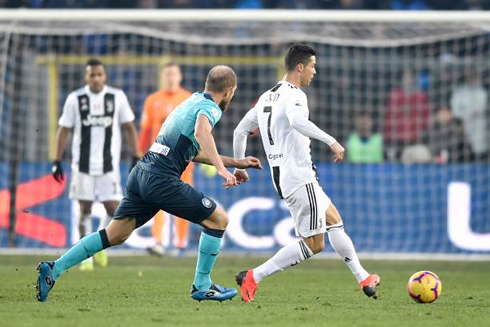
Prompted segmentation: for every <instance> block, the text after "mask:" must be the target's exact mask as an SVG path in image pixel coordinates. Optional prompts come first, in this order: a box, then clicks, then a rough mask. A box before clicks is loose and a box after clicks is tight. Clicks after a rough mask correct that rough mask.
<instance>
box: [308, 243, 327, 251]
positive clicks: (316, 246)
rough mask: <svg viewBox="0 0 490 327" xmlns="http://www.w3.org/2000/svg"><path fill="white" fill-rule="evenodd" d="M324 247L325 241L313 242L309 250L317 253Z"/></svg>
mask: <svg viewBox="0 0 490 327" xmlns="http://www.w3.org/2000/svg"><path fill="white" fill-rule="evenodd" d="M324 248H325V243H321V242H315V243H313V244H312V246H311V248H310V250H311V252H313V254H317V253H320V252H322V251H323V249H324Z"/></svg>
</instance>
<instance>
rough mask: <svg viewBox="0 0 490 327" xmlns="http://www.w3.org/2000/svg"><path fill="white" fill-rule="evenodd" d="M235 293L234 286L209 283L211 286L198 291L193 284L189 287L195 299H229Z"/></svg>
mask: <svg viewBox="0 0 490 327" xmlns="http://www.w3.org/2000/svg"><path fill="white" fill-rule="evenodd" d="M236 294H237V290H236V289H234V288H228V287H224V286H221V285H217V284H214V283H213V284H211V287H210V288H209V289H207V290H206V291H199V290H198V289H197V288H196V287H195V286H194V285H192V288H191V297H192V298H193V299H194V300H196V301H199V302H201V301H203V300H213V301H220V302H222V301H224V300H231V299H233V298H234V297H235V295H236Z"/></svg>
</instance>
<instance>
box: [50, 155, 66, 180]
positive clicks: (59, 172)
mask: <svg viewBox="0 0 490 327" xmlns="http://www.w3.org/2000/svg"><path fill="white" fill-rule="evenodd" d="M51 172H52V175H53V178H54V180H55V181H57V182H58V183H61V182H62V181H63V179H64V178H63V167H62V166H61V161H59V160H55V161H54V163H53V168H51Z"/></svg>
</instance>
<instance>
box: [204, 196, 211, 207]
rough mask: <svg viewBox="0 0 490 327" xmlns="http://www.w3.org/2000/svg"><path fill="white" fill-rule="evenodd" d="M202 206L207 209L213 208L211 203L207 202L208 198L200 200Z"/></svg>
mask: <svg viewBox="0 0 490 327" xmlns="http://www.w3.org/2000/svg"><path fill="white" fill-rule="evenodd" d="M202 205H203V206H205V207H206V208H208V209H209V208H211V207H212V206H213V202H211V200H209V199H208V198H206V197H204V198H202Z"/></svg>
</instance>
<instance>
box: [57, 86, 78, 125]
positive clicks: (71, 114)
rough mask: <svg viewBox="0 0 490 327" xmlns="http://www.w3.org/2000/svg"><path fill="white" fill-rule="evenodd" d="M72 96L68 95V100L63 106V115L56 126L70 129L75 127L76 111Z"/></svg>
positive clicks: (74, 99)
mask: <svg viewBox="0 0 490 327" xmlns="http://www.w3.org/2000/svg"><path fill="white" fill-rule="evenodd" d="M76 100H77V99H76V97H75V95H74V94H70V95H69V96H68V98H66V101H65V104H64V106H63V113H62V114H61V117H60V119H59V121H58V124H59V125H60V126H61V127H66V128H72V127H73V126H75V122H76V117H77V116H76V110H77V102H76Z"/></svg>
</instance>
